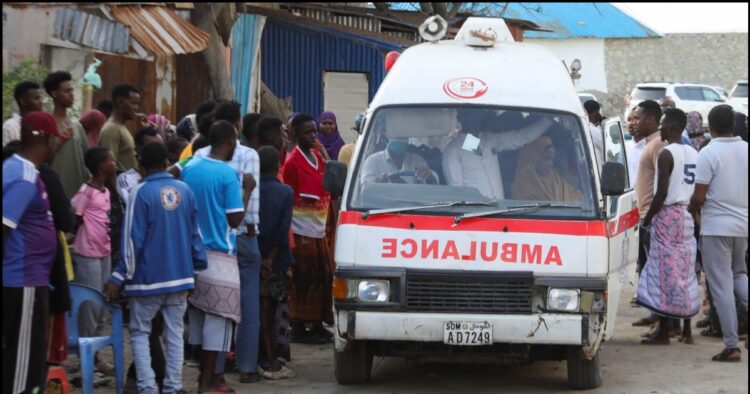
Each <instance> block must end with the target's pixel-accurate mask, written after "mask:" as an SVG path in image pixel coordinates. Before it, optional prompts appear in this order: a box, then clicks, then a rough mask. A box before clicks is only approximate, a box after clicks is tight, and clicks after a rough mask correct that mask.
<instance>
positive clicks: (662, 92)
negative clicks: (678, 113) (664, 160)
mask: <svg viewBox="0 0 750 394" xmlns="http://www.w3.org/2000/svg"><path fill="white" fill-rule="evenodd" d="M667 96H669V97H671V98H672V99H673V100H674V103H675V105H676V106H677V108H679V109H681V110H683V111H685V112H686V113H687V112H692V111H698V112H700V114H701V116H702V117H703V127H704V128H708V112H709V111H711V108H713V107H715V106H717V105H719V104H724V103H725V102H726V101H725V100H724V98H723V97H722V94H721V93H719V92H718V91H717V90H716V89H715V88H713V87H711V86H709V85H701V84H697V83H684V82H647V83H639V84H638V85H635V88H634V89H633V91H632V92H631V93H630V99H628V104H627V106H626V108H625V119H627V118H628V115H629V114H630V111H631V110H632V109H633V107H635V106H636V105H638V104H639V103H640V102H641V101H645V100H654V101H656V102H659V100H661V99H663V98H664V97H667ZM745 97H747V84H745ZM745 100H747V98H745ZM745 102H746V103H747V101H745ZM745 108H747V107H745Z"/></svg>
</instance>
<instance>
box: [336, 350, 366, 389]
mask: <svg viewBox="0 0 750 394" xmlns="http://www.w3.org/2000/svg"><path fill="white" fill-rule="evenodd" d="M333 365H334V367H333V368H334V373H335V375H336V381H337V382H338V383H339V384H359V383H364V382H366V381H368V380H370V371H371V370H372V353H371V352H370V351H369V350H368V349H367V343H365V342H361V341H352V342H351V343H349V345H348V346H347V347H346V349H344V350H343V351H341V352H339V351H336V349H335V348H334V350H333Z"/></svg>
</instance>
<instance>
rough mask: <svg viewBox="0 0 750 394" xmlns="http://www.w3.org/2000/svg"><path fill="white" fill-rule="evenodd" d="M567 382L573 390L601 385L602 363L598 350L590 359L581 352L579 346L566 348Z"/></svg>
mask: <svg viewBox="0 0 750 394" xmlns="http://www.w3.org/2000/svg"><path fill="white" fill-rule="evenodd" d="M568 384H569V385H570V387H571V388H572V389H573V390H589V389H594V388H597V387H599V386H601V385H602V363H601V359H600V357H599V352H598V351H597V352H596V355H595V356H594V358H592V359H591V360H587V359H586V358H584V357H583V355H582V354H581V348H579V347H572V348H569V349H568Z"/></svg>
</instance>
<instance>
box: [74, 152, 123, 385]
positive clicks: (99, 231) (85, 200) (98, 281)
mask: <svg viewBox="0 0 750 394" xmlns="http://www.w3.org/2000/svg"><path fill="white" fill-rule="evenodd" d="M84 163H85V164H86V168H87V169H88V170H89V172H91V174H92V176H91V179H90V180H89V181H88V182H86V183H84V184H83V185H82V186H81V188H80V189H79V190H78V193H77V194H76V195H75V196H74V197H73V199H72V200H71V203H72V206H73V211H74V213H75V215H76V217H75V226H74V231H73V232H74V234H75V241H74V242H73V262H74V271H75V282H76V283H80V284H84V285H87V286H90V287H92V288H94V289H96V290H101V289H102V288H104V284H105V283H107V280H108V279H109V275H110V273H111V272H112V269H111V266H112V261H111V259H110V253H111V252H112V247H111V243H110V234H109V221H110V218H109V215H110V210H111V204H110V195H109V190H108V189H107V188H106V187H105V185H106V184H107V183H108V182H112V181H113V180H114V177H115V173H116V171H117V167H116V164H115V160H114V157H113V156H112V153H111V152H110V151H109V150H108V149H107V148H100V147H97V148H91V149H89V150H88V151H86V154H85V155H84ZM105 317H106V315H105V309H104V308H97V307H95V306H93V305H86V304H84V305H83V306H82V307H81V312H80V314H79V327H80V335H81V336H82V337H93V336H98V335H100V334H101V331H102V329H103V326H104V321H105ZM96 364H97V365H96V367H97V369H98V370H99V372H102V373H105V374H112V373H113V370H112V367H111V366H110V365H108V364H105V363H100V362H98V361H97V363H96Z"/></svg>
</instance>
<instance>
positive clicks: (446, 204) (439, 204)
mask: <svg viewBox="0 0 750 394" xmlns="http://www.w3.org/2000/svg"><path fill="white" fill-rule="evenodd" d="M471 205H484V206H488V207H492V206H496V205H497V202H496V201H447V202H436V203H433V204H428V205H417V206H413V207H398V208H382V209H370V210H367V211H365V212H363V213H362V219H367V217H368V216H370V215H380V214H384V213H397V212H406V211H416V210H419V209H428V208H445V207H457V206H471Z"/></svg>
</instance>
